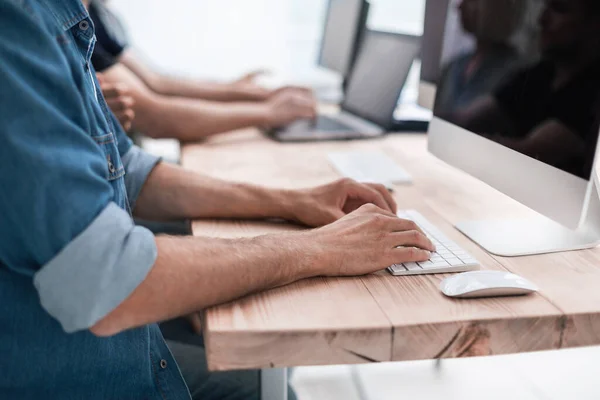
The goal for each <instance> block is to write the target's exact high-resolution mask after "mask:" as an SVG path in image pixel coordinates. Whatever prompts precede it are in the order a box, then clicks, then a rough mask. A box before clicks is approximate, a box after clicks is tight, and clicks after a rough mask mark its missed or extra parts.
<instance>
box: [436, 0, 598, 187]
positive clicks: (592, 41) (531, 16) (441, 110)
mask: <svg viewBox="0 0 600 400" xmlns="http://www.w3.org/2000/svg"><path fill="white" fill-rule="evenodd" d="M456 3H457V4H456V5H455V7H453V8H452V9H451V10H450V12H451V13H455V14H456V15H457V16H458V19H459V21H460V25H461V26H460V28H461V31H457V32H455V33H449V34H448V35H447V37H446V38H445V46H446V49H445V52H449V51H451V49H449V48H448V46H453V47H458V48H460V46H457V44H456V37H457V35H459V34H460V35H464V33H466V34H467V35H468V36H469V40H473V41H474V42H475V43H476V44H475V46H474V48H469V49H466V50H465V49H464V48H463V49H462V50H461V51H457V52H455V54H452V55H451V56H450V57H448V61H447V62H446V63H445V64H444V65H443V72H442V75H441V78H440V81H439V82H438V93H437V98H436V104H435V107H434V113H435V115H436V116H438V117H440V118H443V119H445V120H447V121H449V122H452V123H454V124H456V125H459V126H461V127H463V128H466V129H468V130H470V131H472V132H474V133H477V134H479V135H481V136H484V137H486V138H488V139H490V140H493V141H496V142H497V143H500V144H502V145H505V146H507V147H509V148H511V149H513V150H515V151H519V152H521V153H523V154H525V155H527V156H530V157H533V158H535V159H538V160H540V161H542V162H545V163H547V164H550V165H552V166H554V167H556V168H560V169H562V170H564V171H567V172H569V173H571V174H574V175H577V176H579V177H582V178H584V179H589V178H590V176H591V170H592V167H593V161H594V155H595V150H596V144H597V141H598V131H599V129H600V1H598V0H546V1H541V0H462V1H461V0H459V1H456ZM498 167H499V168H501V165H499V166H498Z"/></svg>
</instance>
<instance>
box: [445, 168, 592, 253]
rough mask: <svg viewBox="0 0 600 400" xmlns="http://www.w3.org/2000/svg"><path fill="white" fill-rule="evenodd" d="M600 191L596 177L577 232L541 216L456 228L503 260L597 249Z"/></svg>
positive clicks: (479, 222) (464, 224) (471, 224)
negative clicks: (504, 258)
mask: <svg viewBox="0 0 600 400" xmlns="http://www.w3.org/2000/svg"><path fill="white" fill-rule="evenodd" d="M599 188H600V185H599V184H598V177H597V176H595V177H594V180H593V183H592V188H591V191H590V201H589V205H588V209H587V211H586V215H585V218H584V221H583V223H582V224H581V225H580V227H579V228H578V229H576V230H570V229H568V228H565V227H564V226H562V225H560V224H558V223H556V222H554V221H552V220H551V219H549V218H546V217H544V216H541V215H540V216H538V217H537V218H532V219H521V220H498V221H466V222H461V223H458V224H456V228H457V229H458V230H459V231H461V232H462V233H463V234H465V235H466V236H467V237H469V238H470V239H471V240H473V241H474V242H475V243H477V244H478V245H480V246H481V247H483V248H484V249H485V250H486V251H488V252H489V253H492V254H494V255H497V256H503V257H516V256H527V255H534V254H546V253H557V252H563V251H572V250H583V249H589V248H593V247H596V246H598V245H599V244H600V195H599V190H598V189H599Z"/></svg>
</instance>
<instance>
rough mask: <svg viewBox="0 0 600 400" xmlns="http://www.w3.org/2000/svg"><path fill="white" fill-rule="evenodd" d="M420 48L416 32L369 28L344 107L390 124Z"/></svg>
mask: <svg viewBox="0 0 600 400" xmlns="http://www.w3.org/2000/svg"><path fill="white" fill-rule="evenodd" d="M419 49H420V40H419V38H418V37H416V36H409V35H401V34H395V33H387V32H376V31H368V32H367V34H366V35H365V39H364V42H363V44H362V47H361V50H360V53H359V55H358V58H357V60H356V65H355V66H354V69H353V71H352V74H351V75H350V80H349V82H348V88H347V91H346V98H345V100H344V103H343V104H342V108H343V109H344V110H346V111H349V112H351V113H352V114H356V115H358V116H360V117H362V118H364V119H367V120H369V121H372V122H374V123H376V124H378V125H380V126H382V127H384V128H385V127H388V126H389V125H390V123H391V122H392V120H393V114H394V110H395V109H396V105H397V104H398V98H399V97H400V94H401V93H402V88H403V87H404V83H405V82H406V78H407V76H408V73H409V72H410V68H411V66H412V64H413V61H414V60H415V58H416V57H417V56H418V54H419Z"/></svg>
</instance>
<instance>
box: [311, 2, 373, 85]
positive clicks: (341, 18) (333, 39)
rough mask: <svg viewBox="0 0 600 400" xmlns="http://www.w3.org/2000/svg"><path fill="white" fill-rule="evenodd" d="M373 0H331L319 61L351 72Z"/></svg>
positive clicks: (328, 66) (342, 71)
mask: <svg viewBox="0 0 600 400" xmlns="http://www.w3.org/2000/svg"><path fill="white" fill-rule="evenodd" d="M368 14H369V3H368V2H367V1H365V0H329V7H328V11H327V17H326V19H325V26H324V30H323V39H322V42H321V52H320V57H319V62H318V64H319V65H320V66H322V67H324V68H328V69H331V70H333V71H335V72H338V73H339V74H340V75H341V76H342V77H343V78H344V79H346V78H347V77H348V75H349V74H350V72H351V70H352V67H353V65H354V62H355V61H356V56H357V54H358V50H359V47H360V43H361V41H362V39H363V37H364V34H365V30H366V25H367V18H368Z"/></svg>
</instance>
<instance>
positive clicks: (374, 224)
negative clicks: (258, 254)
mask: <svg viewBox="0 0 600 400" xmlns="http://www.w3.org/2000/svg"><path fill="white" fill-rule="evenodd" d="M307 235H309V236H307V239H308V243H310V244H309V245H308V252H309V254H307V255H306V258H307V259H308V260H311V261H312V260H314V262H315V267H316V268H318V271H316V272H317V274H318V275H325V276H340V275H341V276H354V275H364V274H368V273H372V272H376V271H380V270H383V269H385V268H386V267H388V266H390V265H392V264H399V263H405V262H419V261H426V260H428V259H429V258H430V257H431V252H432V251H435V247H434V245H433V243H432V242H431V241H430V240H429V239H428V238H427V236H425V234H424V233H423V232H422V231H421V230H420V228H419V227H418V226H417V225H416V224H415V223H414V222H413V221H409V220H404V219H400V218H398V217H397V216H396V215H394V214H392V213H390V212H389V211H384V210H382V209H381V208H379V207H377V206H374V205H372V204H368V205H366V206H363V207H361V208H359V209H358V210H357V211H355V212H353V213H351V214H349V215H347V216H345V217H344V218H342V219H340V220H339V221H337V222H335V223H333V224H331V225H328V226H326V227H323V228H321V229H318V230H314V231H310V232H307ZM315 246H316V248H315ZM313 250H315V251H316V254H315V252H314V251H313ZM311 256H316V257H311Z"/></svg>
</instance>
